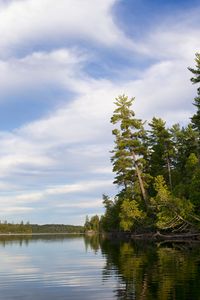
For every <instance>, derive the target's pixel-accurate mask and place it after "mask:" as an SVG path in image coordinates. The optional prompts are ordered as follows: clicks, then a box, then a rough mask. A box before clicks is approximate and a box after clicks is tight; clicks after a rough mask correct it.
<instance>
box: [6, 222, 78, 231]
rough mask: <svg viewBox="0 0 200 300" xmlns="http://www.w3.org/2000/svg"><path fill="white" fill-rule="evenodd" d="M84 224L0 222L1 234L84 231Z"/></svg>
mask: <svg viewBox="0 0 200 300" xmlns="http://www.w3.org/2000/svg"><path fill="white" fill-rule="evenodd" d="M83 232H84V227H83V226H75V225H63V224H45V225H38V224H29V223H28V222H27V223H26V224H24V223H23V222H21V223H20V224H14V223H8V222H6V221H5V222H3V223H0V234H4V233H6V234H18V233H19V234H32V233H33V234H37V233H55V234H56V233H83Z"/></svg>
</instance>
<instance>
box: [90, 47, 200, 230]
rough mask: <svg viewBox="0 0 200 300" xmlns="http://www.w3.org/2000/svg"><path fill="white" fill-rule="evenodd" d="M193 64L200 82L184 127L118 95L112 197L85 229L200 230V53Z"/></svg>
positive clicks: (194, 76) (195, 79)
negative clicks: (148, 115)
mask: <svg viewBox="0 0 200 300" xmlns="http://www.w3.org/2000/svg"><path fill="white" fill-rule="evenodd" d="M195 62H196V67H195V68H189V70H190V71H191V73H192V78H191V81H192V83H193V84H196V85H197V96H196V97H195V99H194V102H193V104H194V106H195V110H196V111H195V113H194V115H193V116H191V121H190V123H189V124H187V125H186V126H181V125H180V124H178V123H175V124H174V125H173V126H171V127H167V126H166V122H165V120H163V119H161V118H159V117H158V118H157V117H153V119H152V120H151V121H150V122H149V123H148V124H146V122H145V121H143V120H141V119H138V118H136V116H135V112H134V111H133V109H132V107H133V104H134V101H135V99H134V98H132V99H129V98H128V97H127V96H125V95H121V96H119V97H118V98H116V101H115V105H116V109H115V110H114V113H113V116H112V117H111V123H112V124H113V125H114V127H115V128H114V129H113V131H112V133H113V135H114V139H115V140H114V148H113V150H112V157H111V162H112V165H113V172H114V173H115V179H114V184H116V185H117V186H118V190H119V192H118V193H117V195H116V196H115V197H114V198H110V197H109V196H108V195H103V204H104V207H105V213H104V215H103V216H101V218H99V217H98V216H93V217H91V219H89V218H88V217H87V218H86V222H85V230H86V231H89V230H92V231H96V232H97V231H107V232H113V231H128V232H136V233H138V232H154V231H157V230H159V231H162V232H177V233H183V232H191V231H192V232H196V231H197V232H198V231H199V230H200V54H199V53H197V54H196V57H195Z"/></svg>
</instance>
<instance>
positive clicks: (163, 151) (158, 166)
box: [149, 117, 174, 190]
mask: <svg viewBox="0 0 200 300" xmlns="http://www.w3.org/2000/svg"><path fill="white" fill-rule="evenodd" d="M149 126H150V128H151V129H150V131H149V149H150V158H149V170H150V175H151V176H152V177H153V178H154V177H156V176H158V175H163V176H164V178H165V180H166V182H168V185H169V187H170V189H171V190H172V174H171V173H172V172H171V169H172V164H173V155H174V147H173V143H172V140H171V134H170V132H169V130H167V129H166V128H165V122H164V121H163V120H162V119H160V118H155V117H154V118H153V119H152V121H151V123H149Z"/></svg>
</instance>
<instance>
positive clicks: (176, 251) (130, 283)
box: [85, 236, 200, 300]
mask: <svg viewBox="0 0 200 300" xmlns="http://www.w3.org/2000/svg"><path fill="white" fill-rule="evenodd" d="M98 242H99V244H98ZM85 244H86V245H87V247H88V245H90V247H91V248H92V249H94V251H95V252H96V251H97V250H98V247H100V248H101V252H102V255H103V256H104V257H105V258H106V264H105V266H104V268H103V270H102V279H103V281H107V280H110V278H111V277H115V278H117V287H116V288H115V291H114V293H115V299H120V300H122V299H123V300H129V299H137V300H143V299H148V300H151V299H152V300H156V299H159V300H169V299H173V300H174V299H180V300H184V299H188V300H189V299H200V292H199V286H200V273H199V271H200V270H199V268H200V245H199V244H189V243H185V244H179V243H173V244H172V243H168V244H167V243H165V244H161V245H159V244H154V243H150V242H146V243H145V242H134V243H133V242H132V243H130V242H122V241H117V240H105V239H104V240H103V239H101V238H99V237H95V236H93V237H86V238H85Z"/></svg>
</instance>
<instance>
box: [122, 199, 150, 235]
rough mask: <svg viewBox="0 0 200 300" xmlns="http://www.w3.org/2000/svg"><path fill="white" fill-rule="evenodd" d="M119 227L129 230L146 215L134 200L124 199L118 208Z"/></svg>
mask: <svg viewBox="0 0 200 300" xmlns="http://www.w3.org/2000/svg"><path fill="white" fill-rule="evenodd" d="M119 217H120V228H121V229H122V230H124V231H130V230H131V229H133V228H134V225H135V224H136V223H137V222H138V221H141V220H143V219H144V218H145V217H146V214H145V213H144V211H142V210H141V209H140V208H139V205H138V203H137V202H136V201H135V200H131V201H130V200H128V199H124V200H123V202H122V205H121V210H120V214H119Z"/></svg>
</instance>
